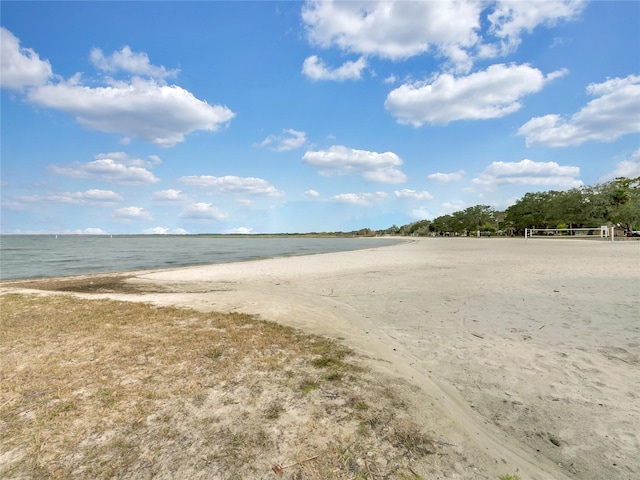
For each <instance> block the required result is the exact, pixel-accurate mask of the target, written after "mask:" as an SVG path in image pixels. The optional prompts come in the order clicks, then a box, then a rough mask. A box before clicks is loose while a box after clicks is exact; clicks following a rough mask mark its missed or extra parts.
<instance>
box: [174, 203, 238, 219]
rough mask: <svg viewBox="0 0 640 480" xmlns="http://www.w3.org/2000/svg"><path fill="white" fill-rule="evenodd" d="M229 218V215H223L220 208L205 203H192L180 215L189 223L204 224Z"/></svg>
mask: <svg viewBox="0 0 640 480" xmlns="http://www.w3.org/2000/svg"><path fill="white" fill-rule="evenodd" d="M227 217H228V215H227V214H225V213H222V212H221V211H220V210H219V209H218V207H216V206H214V205H212V204H210V203H205V202H198V203H192V204H191V205H188V206H187V207H186V208H185V209H184V210H183V211H182V213H181V214H180V218H183V219H185V220H187V221H191V222H204V223H209V222H220V221H222V220H225V219H226V218H227Z"/></svg>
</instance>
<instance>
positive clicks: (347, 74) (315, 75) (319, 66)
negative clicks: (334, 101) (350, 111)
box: [302, 55, 367, 82]
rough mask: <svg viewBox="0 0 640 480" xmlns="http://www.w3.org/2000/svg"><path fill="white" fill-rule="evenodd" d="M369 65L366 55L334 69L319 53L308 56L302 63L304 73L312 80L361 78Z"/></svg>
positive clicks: (339, 80)
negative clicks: (319, 56)
mask: <svg viewBox="0 0 640 480" xmlns="http://www.w3.org/2000/svg"><path fill="white" fill-rule="evenodd" d="M366 66H367V61H366V60H365V59H364V57H360V58H359V59H358V60H356V61H347V62H344V63H343V64H342V65H341V66H340V67H338V68H335V69H332V68H330V67H328V66H327V65H326V64H325V63H324V62H323V61H322V60H321V59H319V58H318V56H317V55H312V56H310V57H307V58H306V59H305V60H304V62H303V64H302V73H303V74H304V75H305V76H306V77H307V78H310V79H311V80H335V81H338V82H342V81H345V80H359V79H360V78H362V70H364V69H365V67H366Z"/></svg>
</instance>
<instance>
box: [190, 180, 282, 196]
mask: <svg viewBox="0 0 640 480" xmlns="http://www.w3.org/2000/svg"><path fill="white" fill-rule="evenodd" d="M180 182H182V183H184V184H185V185H190V186H193V187H203V188H211V189H214V190H217V191H219V192H221V193H229V194H234V195H261V196H266V197H282V196H284V193H283V192H281V191H280V190H278V189H277V188H276V187H274V186H273V185H271V184H270V183H269V182H267V181H266V180H264V179H262V178H255V177H236V176H232V175H227V176H224V177H213V176H210V175H200V176H195V175H191V176H187V177H181V178H180Z"/></svg>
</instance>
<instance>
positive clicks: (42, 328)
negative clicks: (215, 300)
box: [0, 294, 436, 479]
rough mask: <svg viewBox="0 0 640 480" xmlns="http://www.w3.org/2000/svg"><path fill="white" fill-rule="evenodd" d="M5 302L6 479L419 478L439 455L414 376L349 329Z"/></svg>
mask: <svg viewBox="0 0 640 480" xmlns="http://www.w3.org/2000/svg"><path fill="white" fill-rule="evenodd" d="M1 301H2V310H1V317H0V321H1V323H0V357H1V358H2V362H1V364H0V381H1V383H2V388H1V389H0V452H1V453H0V476H1V477H2V478H80V479H82V478H91V479H94V478H114V477H117V478H136V479H137V478H152V477H154V478H270V477H273V478H276V477H277V478H305V479H307V478H309V479H314V478H317V479H320V478H322V479H329V478H335V479H342V478H345V479H346V478H383V477H385V478H395V477H397V478H402V476H403V475H404V476H406V478H412V477H411V476H412V475H413V474H414V473H415V472H417V471H418V472H423V473H424V472H428V471H429V468H430V461H431V460H430V458H433V457H435V456H434V455H431V454H432V453H434V452H435V451H436V448H435V446H434V443H433V442H432V441H431V439H430V437H428V436H427V435H425V432H423V431H421V429H420V428H419V426H417V425H416V424H415V423H413V422H412V421H411V420H410V414H409V412H408V408H407V407H406V405H404V404H403V402H402V401H401V400H400V396H399V394H398V393H397V387H398V386H400V385H399V384H396V385H391V386H390V385H389V384H388V383H387V382H380V381H379V380H375V379H374V377H373V376H372V375H371V373H370V372H369V371H368V370H366V369H365V368H363V367H362V366H360V360H359V359H358V358H357V357H356V356H355V355H354V354H353V353H352V352H351V351H349V350H348V349H345V348H344V347H342V346H340V345H338V344H336V343H335V342H332V341H329V340H326V339H323V338H319V337H314V336H309V335H305V334H302V333H301V332H299V331H296V330H293V329H291V328H287V327H283V326H280V325H277V324H274V323H270V322H265V321H262V320H260V319H258V318H256V317H252V316H248V315H244V314H235V313H231V314H216V313H213V314H212V313H209V314H205V313H200V312H195V311H190V310H186V309H177V308H164V307H163V308H155V307H153V306H150V305H147V304H143V303H130V302H116V301H110V300H81V299H78V298H75V297H73V296H69V295H52V296H41V295H19V294H5V295H3V296H2V297H1ZM277 472H280V473H277ZM412 472H413V473H412Z"/></svg>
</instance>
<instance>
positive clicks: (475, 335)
mask: <svg viewBox="0 0 640 480" xmlns="http://www.w3.org/2000/svg"><path fill="white" fill-rule="evenodd" d="M471 335H473V336H474V337H478V338H481V339H483V340H484V337H483V336H482V335H480V334H478V333H473V332H471Z"/></svg>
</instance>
